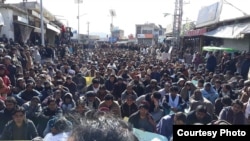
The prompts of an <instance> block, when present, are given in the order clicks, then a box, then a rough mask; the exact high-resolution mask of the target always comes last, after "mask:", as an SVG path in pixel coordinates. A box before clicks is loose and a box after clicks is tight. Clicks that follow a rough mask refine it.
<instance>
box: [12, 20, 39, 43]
mask: <svg viewBox="0 0 250 141" xmlns="http://www.w3.org/2000/svg"><path fill="white" fill-rule="evenodd" d="M13 25H14V40H15V41H16V42H18V43H21V44H25V43H27V41H28V40H29V39H30V35H31V32H32V31H34V32H40V28H38V27H35V26H31V25H29V22H28V19H27V18H24V17H21V16H16V15H14V16H13Z"/></svg>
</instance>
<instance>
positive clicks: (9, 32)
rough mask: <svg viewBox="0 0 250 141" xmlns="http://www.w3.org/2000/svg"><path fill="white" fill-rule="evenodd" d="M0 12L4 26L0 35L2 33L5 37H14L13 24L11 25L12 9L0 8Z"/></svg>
mask: <svg viewBox="0 0 250 141" xmlns="http://www.w3.org/2000/svg"><path fill="white" fill-rule="evenodd" d="M0 12H1V13H2V16H3V20H4V26H3V28H2V31H1V35H0V36H1V37H2V35H3V34H5V35H6V37H7V38H8V39H9V38H12V39H14V26H13V24H12V23H13V11H12V9H6V8H0Z"/></svg>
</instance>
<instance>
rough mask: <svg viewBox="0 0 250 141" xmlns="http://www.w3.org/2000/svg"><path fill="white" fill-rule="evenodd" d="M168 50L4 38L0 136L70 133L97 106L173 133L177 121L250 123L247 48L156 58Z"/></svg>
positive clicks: (157, 130)
mask: <svg viewBox="0 0 250 141" xmlns="http://www.w3.org/2000/svg"><path fill="white" fill-rule="evenodd" d="M165 51H166V49H164V45H161V46H160V47H157V46H152V47H146V46H143V45H130V46H129V47H128V46H126V45H123V46H109V45H100V46H96V47H95V48H91V49H90V48H83V47H82V46H80V45H78V44H68V45H59V46H58V47H56V48H53V47H51V46H49V45H48V46H45V47H43V46H32V45H31V46H28V45H23V46H21V45H19V44H8V43H2V44H1V45H0V76H1V77H0V98H1V100H0V135H1V136H0V138H1V139H2V140H31V139H33V138H35V137H38V136H40V137H42V138H44V139H45V140H52V138H53V137H55V136H56V135H58V136H57V138H60V139H61V140H66V138H67V137H68V136H69V135H68V134H67V133H68V132H70V131H71V130H72V129H73V128H74V127H75V126H76V125H77V124H79V122H81V117H88V116H90V117H91V115H92V116H93V113H92V112H91V111H93V110H96V111H99V112H101V113H105V114H109V115H112V116H113V117H116V118H119V119H123V120H125V121H127V122H128V123H129V124H131V125H132V126H133V127H134V128H137V129H140V130H144V131H148V132H152V133H157V134H160V135H163V136H165V137H166V138H167V139H168V140H171V138H172V134H173V129H172V128H173V127H172V126H173V125H174V124H187V125H193V124H197V123H199V124H211V123H216V122H214V121H223V123H224V124H228V125H234V124H249V123H250V99H249V97H250V80H248V71H249V67H250V53H246V52H243V53H239V52H237V53H228V52H207V54H204V53H201V52H195V53H191V52H190V51H184V52H185V53H184V54H183V55H182V57H180V56H178V54H176V55H175V57H173V56H174V55H172V57H171V58H170V59H164V60H163V59H159V57H157V55H159V54H161V53H163V52H165ZM173 53H176V52H175V51H173ZM59 135H60V136H59Z"/></svg>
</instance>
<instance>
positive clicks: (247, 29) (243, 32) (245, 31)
mask: <svg viewBox="0 0 250 141" xmlns="http://www.w3.org/2000/svg"><path fill="white" fill-rule="evenodd" d="M241 34H250V24H249V25H248V27H247V28H246V29H245V30H244V31H242V32H241Z"/></svg>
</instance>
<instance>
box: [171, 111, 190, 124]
mask: <svg viewBox="0 0 250 141" xmlns="http://www.w3.org/2000/svg"><path fill="white" fill-rule="evenodd" d="M186 120H187V116H186V115H185V114H184V113H183V112H177V113H175V115H174V124H175V125H183V124H186Z"/></svg>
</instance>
